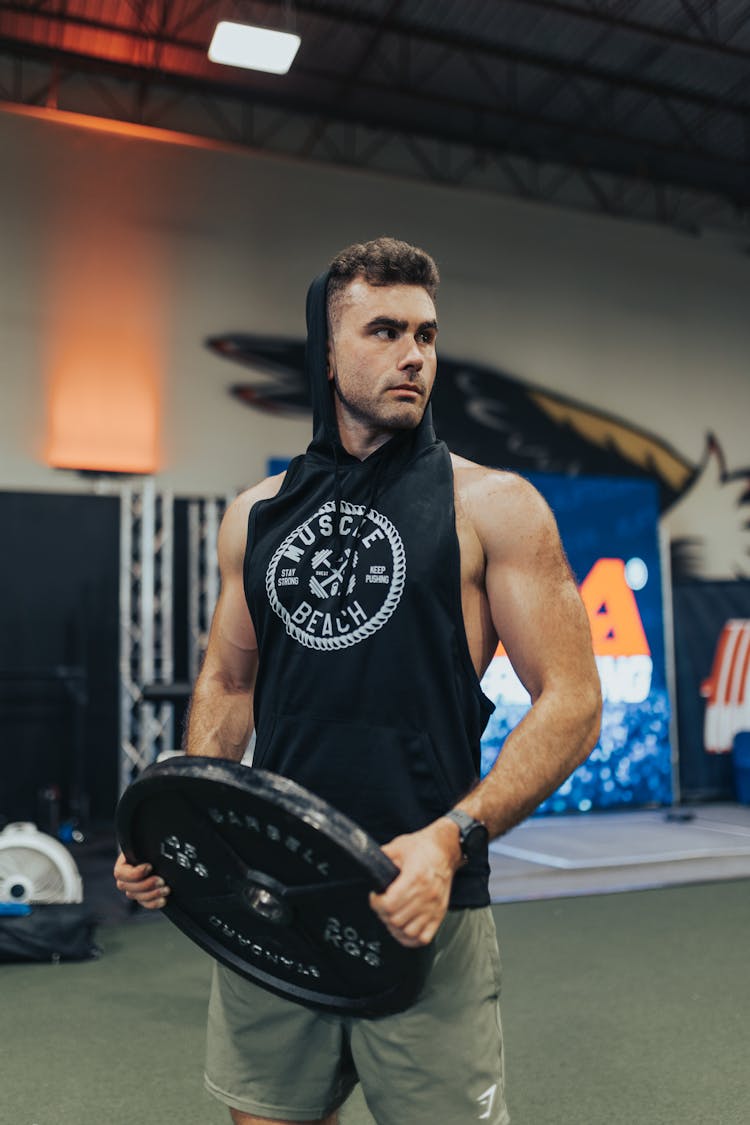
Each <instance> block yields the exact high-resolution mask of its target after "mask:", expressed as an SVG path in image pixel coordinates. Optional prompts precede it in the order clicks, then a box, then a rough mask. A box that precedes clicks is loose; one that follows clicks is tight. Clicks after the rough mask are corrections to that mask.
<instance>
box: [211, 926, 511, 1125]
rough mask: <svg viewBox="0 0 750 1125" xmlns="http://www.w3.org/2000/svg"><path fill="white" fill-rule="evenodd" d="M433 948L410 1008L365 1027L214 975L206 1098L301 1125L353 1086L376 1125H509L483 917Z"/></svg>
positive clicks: (493, 967)
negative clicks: (359, 1091) (482, 1124)
mask: <svg viewBox="0 0 750 1125" xmlns="http://www.w3.org/2000/svg"><path fill="white" fill-rule="evenodd" d="M435 943H436V953H435V958H434V961H433V964H432V967H431V969H430V975H429V976H428V978H427V983H426V984H425V987H424V989H423V991H422V994H421V996H420V997H419V999H418V1000H417V1002H416V1004H414V1005H413V1006H412V1007H411V1008H409V1009H408V1010H407V1011H405V1012H400V1013H399V1014H398V1015H394V1016H384V1017H381V1018H380V1019H373V1020H368V1019H360V1018H353V1017H351V1016H336V1015H331V1014H328V1013H326V1012H319V1011H314V1010H312V1009H310V1008H305V1007H303V1006H302V1005H301V1004H296V1003H293V1002H292V1001H290V1000H284V999H282V998H281V997H278V996H275V995H274V994H273V993H271V992H267V991H266V990H265V989H262V988H258V986H257V985H255V984H252V983H251V982H250V981H248V980H245V978H244V977H240V976H239V975H238V974H237V973H234V972H232V971H231V970H229V969H226V968H224V967H223V966H221V965H216V966H215V967H214V976H213V985H212V989H211V999H210V1002H209V1011H208V1049H207V1061H206V1086H207V1088H208V1090H209V1091H210V1092H211V1093H212V1094H213V1095H214V1096H215V1097H217V1098H218V1099H219V1100H220V1101H222V1102H224V1103H225V1104H226V1105H228V1106H231V1107H232V1108H234V1109H238V1110H241V1111H243V1112H244V1113H249V1114H254V1115H255V1116H257V1117H273V1118H276V1119H281V1120H283V1121H310V1120H317V1119H320V1118H324V1117H326V1116H327V1115H328V1114H330V1113H333V1111H334V1110H335V1109H337V1108H338V1107H339V1106H340V1105H341V1104H342V1103H343V1102H344V1101H345V1100H346V1098H347V1097H348V1096H349V1094H350V1093H351V1091H352V1089H353V1088H354V1086H355V1085H356V1083H357V1082H358V1081H359V1082H361V1084H362V1091H363V1093H364V1096H365V1100H366V1102H367V1105H368V1108H369V1110H370V1113H371V1114H372V1116H373V1117H374V1118H375V1121H376V1122H377V1123H378V1125H435V1123H436V1122H450V1123H451V1125H463V1123H464V1122H465V1123H466V1125H468V1123H469V1122H472V1123H473V1122H476V1121H485V1122H487V1123H488V1125H507V1123H508V1122H509V1120H510V1119H509V1117H508V1111H507V1109H506V1106H505V1096H504V1067H503V1039H502V1030H501V1027H500V1009H499V996H500V956H499V953H498V948H497V938H496V935H495V924H494V921H493V918H492V913H491V911H490V908H489V907H486V908H484V909H481V910H459V911H451V912H450V913H449V914H448V915H447V917H446V919H445V921H444V922H443V925H442V926H441V928H440V931H439V933H438V935H437V937H436V939H435Z"/></svg>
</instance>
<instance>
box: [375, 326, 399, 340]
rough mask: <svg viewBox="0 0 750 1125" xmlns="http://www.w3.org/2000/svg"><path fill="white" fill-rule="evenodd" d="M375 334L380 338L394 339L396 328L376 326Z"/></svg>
mask: <svg viewBox="0 0 750 1125" xmlns="http://www.w3.org/2000/svg"><path fill="white" fill-rule="evenodd" d="M375 335H376V336H378V337H379V338H380V339H381V340H395V339H396V329H395V328H378V329H377V331H376V332H375Z"/></svg>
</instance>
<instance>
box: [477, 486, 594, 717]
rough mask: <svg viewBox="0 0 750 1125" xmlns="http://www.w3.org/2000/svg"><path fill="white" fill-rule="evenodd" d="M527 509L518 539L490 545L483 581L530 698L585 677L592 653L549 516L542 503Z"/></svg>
mask: <svg viewBox="0 0 750 1125" xmlns="http://www.w3.org/2000/svg"><path fill="white" fill-rule="evenodd" d="M540 499H541V498H540ZM528 507H529V511H528V517H527V519H526V520H525V521H524V524H523V526H522V528H521V529H520V530H519V533H518V534H517V535H514V536H512V537H510V536H506V535H503V536H498V537H496V538H495V540H494V541H493V540H492V539H491V540H490V545H489V550H488V552H487V571H486V575H487V578H486V582H487V596H488V599H489V605H490V612H491V615H492V620H493V624H494V626H495V629H496V631H497V634H498V637H499V638H500V640H501V641H502V643H503V645H504V647H505V650H506V652H507V653H508V656H509V658H510V661H511V663H512V665H513V667H514V669H515V671H516V673H517V675H518V677H519V679H520V680H521V682H522V683H523V684H524V686H525V687H526V688H527V690H528V691H529V693H530V695H531V697H532V699H535V698H536V697H537V696H538V695H539V694H540V692H541V691H542V689H543V688H545V687H549V686H551V685H552V684H558V685H561V686H563V687H564V686H565V685H566V683H572V682H573V681H575V680H576V679H577V677H579V676H580V675H582V674H585V675H588V674H589V673H590V671H591V668H590V667H589V665H593V654H592V651H591V632H590V629H589V624H588V619H587V617H586V612H585V610H584V607H583V603H582V601H581V598H580V595H579V593H578V590H577V588H576V585H575V581H574V579H573V575H572V573H571V571H570V567H569V566H568V562H567V559H566V558H565V553H564V551H563V548H562V544H561V542H560V536H559V533H558V531H557V526H556V524H555V520H554V517H553V515H552V513H551V512H550V511H549V509H548V508H547V506H546V504H544V503H543V502H542V505H539V504H531V505H529V506H528Z"/></svg>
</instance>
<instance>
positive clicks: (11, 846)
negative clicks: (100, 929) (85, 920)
mask: <svg viewBox="0 0 750 1125" xmlns="http://www.w3.org/2000/svg"><path fill="white" fill-rule="evenodd" d="M0 902H39V903H42V902H46V903H50V902H83V881H82V879H81V876H80V874H79V872H78V868H77V867H76V865H75V861H74V860H73V857H72V855H71V854H70V852H69V851H68V850H67V848H65V847H63V845H62V844H60V843H58V841H57V840H56V839H55V838H54V836H47V835H46V833H44V832H40V831H39V829H38V828H37V826H36V825H35V824H30V823H28V822H26V821H16V822H15V823H14V824H8V825H7V826H6V827H5V828H4V829H3V831H2V832H0Z"/></svg>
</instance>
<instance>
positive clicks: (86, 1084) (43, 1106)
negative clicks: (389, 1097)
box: [0, 806, 750, 1125]
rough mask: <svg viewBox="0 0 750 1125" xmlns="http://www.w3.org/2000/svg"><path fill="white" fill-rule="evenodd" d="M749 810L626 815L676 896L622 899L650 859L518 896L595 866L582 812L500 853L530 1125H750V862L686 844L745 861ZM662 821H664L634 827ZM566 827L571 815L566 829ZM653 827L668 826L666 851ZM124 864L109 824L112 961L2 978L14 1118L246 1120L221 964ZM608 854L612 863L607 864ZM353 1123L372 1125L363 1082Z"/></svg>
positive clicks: (93, 886)
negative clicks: (230, 1108) (139, 904)
mask: <svg viewBox="0 0 750 1125" xmlns="http://www.w3.org/2000/svg"><path fill="white" fill-rule="evenodd" d="M717 808H718V813H717V811H716V810H717ZM747 814H748V810H745V809H743V808H741V807H739V806H738V807H731V806H717V807H714V808H713V809H706V810H703V811H701V813H700V816H696V817H695V819H694V820H692V821H686V822H680V821H665V820H663V817H664V813H663V812H662V813H660V814H657V815H655V816H654V817H652V816H651V814H628V816H626V817H624V818H621V819H620V821H619V828H620V829H621V830H622V834H623V836H624V840H625V842H627V843H628V845H629V850H628V851H625V850H622V849H621V851H620V858H627V857H628V856H630V857H631V858H632V856H633V853H634V849H636V850H637V849H638V848H640V854H641V857H643V856H644V855H645V856H647V857H648V856H650V857H651V859H652V861H653V862H651V863H649V862H648V860H647V862H645V863H643V864H641V867H643V868H644V869H645V870H644V873H642V875H641V876H640V877H641V879H642V880H643V879H645V878H646V877H647V874H648V872H649V871H650V873H651V876H653V875H654V873H656V874H657V875H658V879H657V886H655V887H652V888H651V889H644V890H624V889H620V892H619V893H613V892H614V890H615V889H617V888H616V887H615V885H614V884H613V885H612V886H610V887H609V889H608V892H607V891H605V892H604V893H601V892H602V888H601V886H599V887H598V888H597V886H596V885H597V884H599V883H601V879H602V873H603V872H605V873H608V874H607V878H610V877H612V875H613V872H614V878H615V879H620V882H621V883H622V874H623V872H625V880H626V881H630V880H631V879H632V872H631V870H630V868H631V867H632V864H622V863H621V864H619V865H618V864H617V863H616V862H614V863H613V862H611V860H612V858H613V857H612V856H611V855H609V856H608V855H607V853H606V852H601V851H600V852H599V853H598V854H597V853H593V861H592V862H593V863H594V866H591V862H590V864H589V867H588V868H585V870H588V872H589V875H590V886H591V888H592V890H593V891H596V890H597V889H598V891H599V893H591V892H586V891H581V890H580V889H579V890H577V891H572V890H571V889H570V888H569V887H567V886H566V885H565V882H564V880H565V877H566V874H569V873H570V872H571V871H573V872H575V873H576V877H577V878H581V877H582V870H584V869H582V868H581V867H578V868H571V867H570V866H569V867H567V868H566V867H565V866H563V867H561V868H559V869H558V871H557V873H556V877H557V875H559V877H560V879H559V881H558V883H557V886H558V888H559V893H558V895H557V896H553V897H549V895H550V893H551V891H550V874H549V872H546V873H544V875H543V877H541V876H540V879H539V881H538V883H537V885H536V887H535V888H534V879H533V877H532V878H531V879H530V883H531V886H529V885H528V881H527V886H526V892H527V893H526V895H521V894H520V893H519V892H520V890H521V887H520V884H519V882H518V871H517V870H516V869H514V868H513V864H512V863H511V862H510V861H511V860H514V861H515V862H518V863H534V862H537V865H538V866H539V867H540V868H542V867H547V866H549V865H548V864H546V863H538V859H539V857H544V856H547V857H548V858H549V857H550V856H552V858H555V857H557V861H558V862H560V860H561V859H562V861H563V862H565V861H566V860H567V862H569V863H572V862H574V861H575V856H576V854H577V855H578V859H579V860H580V859H582V858H583V854H584V852H587V853H588V854H592V845H593V837H590V838H589V841H588V844H587V845H586V848H585V849H584V848H582V845H581V841H582V840H583V838H584V837H583V836H582V833H581V829H582V828H583V826H584V825H588V824H589V823H593V822H594V821H596V820H599V819H600V818H598V817H597V818H587V820H585V821H581V820H574V822H572V823H571V824H570V828H571V833H570V837H569V839H568V840H567V841H566V840H559V839H558V840H556V843H555V847H554V848H551V847H550V844H551V842H552V836H551V835H550V833H552V824H551V822H547V823H545V822H538V821H537V822H532V823H531V824H529V825H528V826H527V827H526V828H521V829H516V830H515V832H514V833H511V834H509V835H508V836H507V837H506V838H505V839H504V841H502V842H501V844H502V846H504V847H506V848H514V849H516V850H517V851H523V852H524V853H526V854H525V855H524V857H523V858H519V857H518V855H516V856H510V855H506V856H503V854H502V853H498V850H497V848H498V846H497V845H495V846H494V850H493V869H494V875H493V888H494V890H495V893H496V894H497V893H498V890H497V888H498V886H501V885H502V869H503V868H504V867H507V872H506V873H507V874H508V876H509V878H508V887H506V891H507V894H506V896H505V897H506V901H503V902H498V903H497V904H496V905H495V906H494V907H493V910H494V913H495V917H496V921H497V925H498V932H499V936H500V943H501V952H502V955H503V965H504V980H505V983H504V995H503V1020H504V1029H505V1036H506V1047H507V1068H508V1070H507V1078H508V1101H509V1105H510V1109H511V1115H512V1118H513V1122H514V1125H632V1123H633V1122H638V1123H639V1125H699V1123H700V1125H705V1123H706V1122H711V1125H747V1122H748V1110H747V1105H748V1079H747V1043H748V1041H749V1040H750V970H749V969H748V963H747V934H748V932H750V893H749V892H750V878H748V877H744V878H738V877H737V875H736V874H734V873H733V871H732V864H733V863H734V862H735V861H736V860H737V857H736V856H732V855H727V854H724V855H720V854H716V855H715V856H714V858H713V860H712V861H711V862H712V863H713V864H714V874H713V876H712V877H711V881H697V882H696V881H692V882H684V879H685V875H686V873H687V871H688V868H689V867H690V865H691V864H696V867H695V868H694V870H693V874H694V876H695V878H696V879H701V878H703V879H705V876H702V871H701V868H700V864H702V863H705V862H708V860H707V859H706V857H705V856H703V857H702V858H700V857H697V856H696V857H694V858H693V859H690V858H685V853H686V852H689V851H691V850H692V851H693V852H696V851H700V847H699V843H698V841H699V838H700V836H694V837H692V838H691V840H690V841H687V839H686V837H685V836H684V832H685V831H689V830H690V829H691V828H694V829H696V830H697V831H698V832H699V834H702V837H703V839H704V845H705V837H706V836H707V835H708V834H710V835H712V836H716V837H717V840H718V843H717V845H716V847H715V849H714V850H715V852H717V853H718V852H721V851H722V850H724V851H727V850H728V849H729V848H731V847H734V848H735V850H741V849H742V848H745V847H746V846H747V844H748V842H749V841H748V837H747V835H746V834H745V829H746V827H748V825H747V821H746V820H745V816H746V815H747ZM643 816H646V818H647V823H646V824H640V825H639V824H638V821H637V819H633V818H639V817H643ZM717 816H719V817H720V818H721V817H724V819H719V821H718V822H717V819H716V818H717ZM628 817H629V818H630V819H628ZM726 817H728V818H729V820H728V821H727V819H726ZM649 818H650V820H651V821H652V823H651V827H650V828H648V821H649ZM748 819H750V816H749V817H748ZM701 822H704V823H702V824H701ZM705 822H710V823H712V824H714V825H716V824H717V823H719V824H722V823H723V824H727V823H729V828H730V831H727V832H717V833H713V832H710V829H708V828H707V826H706V823H705ZM561 828H564V826H563V825H562V824H561V823H557V828H556V829H555V832H556V833H557V832H559V830H560V829H561ZM614 828H615V825H613V824H610V825H609V826H607V824H606V818H605V820H602V821H601V823H600V825H599V831H600V832H601V833H602V834H603V835H604V836H608V837H610V838H611V836H612V835H613V831H614ZM647 828H648V831H653V832H654V833H655V836H653V835H652V836H650V837H649V839H648V840H647V839H646V835H645V832H646V829H647ZM662 829H664V830H669V831H670V832H671V830H672V829H675V830H676V832H677V833H678V835H675V836H673V837H669V839H670V840H671V841H672V842H673V843H674V844H675V849H674V850H675V851H676V852H677V853H679V854H680V855H682V856H683V858H677V859H674V860H673V861H672V869H673V881H674V882H675V883H677V882H680V881H682V885H674V886H661V885H658V884H659V883H661V882H663V880H664V873H663V871H662V864H663V862H664V861H663V860H659V861H658V862H656V861H655V857H657V856H659V855H662V853H663V848H664V846H665V843H666V841H665V837H664V832H663V831H662ZM585 831H588V829H586V828H584V832H585ZM545 833H546V834H547V835H546V836H545V835H544V834H545ZM725 837H728V838H731V839H733V840H734V841H735V844H727V840H726V838H725ZM576 841H577V842H576ZM639 841H640V843H639ZM599 843H600V845H601V844H602V841H599ZM542 844H545V846H546V847H547V850H546V851H544V850H543V848H542ZM656 844H659V846H661V847H662V851H661V852H659V851H657V850H655V846H656ZM677 845H679V846H677ZM703 850H704V851H705V850H706V847H705V846H704V849H703ZM529 854H533V856H534V857H536V858H532V859H530V858H529ZM113 858H114V842H113V839H112V838H111V836H109V835H108V834H107V833H103V834H101V835H100V836H99V837H92V838H91V839H90V840H89V841H88V842H87V843H86V844H84V845H82V846H81V847H80V848H79V849H78V851H77V853H76V861H77V863H78V864H79V867H80V869H81V872H82V874H83V876H84V886H85V890H86V900H87V902H89V904H90V905H92V906H93V907H94V909H95V910H96V911H97V913H98V915H99V917H100V918H101V925H100V926H99V929H98V931H97V940H98V942H99V944H100V946H101V947H102V956H101V958H100V959H98V960H95V961H89V962H82V963H67V964H63V965H59V966H53V965H6V966H3V968H2V981H3V1004H2V1009H1V1012H2V1014H0V1034H1V1035H2V1043H3V1055H4V1056H5V1058H4V1065H3V1096H2V1112H1V1113H0V1120H2V1121H8V1122H9V1123H13V1125H101V1123H102V1122H103V1121H106V1122H107V1125H132V1123H134V1122H146V1121H149V1122H156V1123H158V1125H163V1123H167V1122H172V1121H174V1122H177V1121H179V1122H180V1123H181V1125H214V1123H215V1125H219V1123H223V1125H226V1123H227V1122H228V1120H229V1119H228V1115H227V1114H226V1113H225V1111H224V1110H223V1109H222V1107H220V1106H219V1105H218V1104H216V1103H215V1102H214V1101H213V1100H212V1099H211V1098H210V1097H209V1096H208V1095H207V1094H205V1093H204V1092H203V1088H202V1059H203V1047H204V1022H205V1006H206V999H207V994H208V984H209V972H210V964H209V960H208V958H207V957H206V956H205V955H204V954H203V953H201V951H200V950H198V949H197V948H196V947H195V946H194V945H193V944H192V943H191V942H189V941H188V940H187V939H186V938H185V937H184V936H183V935H182V934H181V933H180V932H179V931H177V930H176V929H175V928H174V927H173V926H172V925H170V923H169V922H167V921H166V920H165V919H164V918H162V917H160V916H158V915H152V914H148V913H147V912H145V911H142V910H137V911H135V912H134V911H132V910H131V908H130V906H129V904H128V903H126V902H125V901H124V900H122V899H121V898H120V896H119V895H118V894H117V892H116V891H114V890H113V888H112V886H111V878H110V872H111V867H112V862H113ZM616 858H617V857H615V859H616ZM608 859H609V860H610V862H606V861H607V860H608ZM740 859H742V856H740ZM597 860H598V861H600V862H601V861H602V860H604V861H605V862H604V863H603V865H602V866H599V867H596V865H595V863H596V861H597ZM743 862H744V860H743ZM727 865H729V866H727ZM498 879H499V880H500V881H499V883H498V882H497V880H498ZM514 880H515V893H514V892H513V881H514ZM534 890H536V891H539V892H540V893H539V894H538V896H537V895H536V894H534ZM542 891H543V892H544V893H541V892H542ZM532 894H533V895H534V897H533V900H532V901H522V899H523V898H524V897H525V898H528V897H529V895H532ZM342 1125H372V1118H371V1116H370V1115H369V1113H368V1111H367V1108H366V1105H365V1104H364V1101H363V1099H362V1097H361V1094H360V1093H359V1091H356V1092H355V1094H354V1095H353V1096H352V1098H351V1099H350V1101H349V1103H348V1104H347V1106H346V1107H345V1109H344V1112H343V1115H342ZM404 1125H408V1122H404ZM439 1125H443V1123H439ZM445 1125H453V1123H445Z"/></svg>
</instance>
